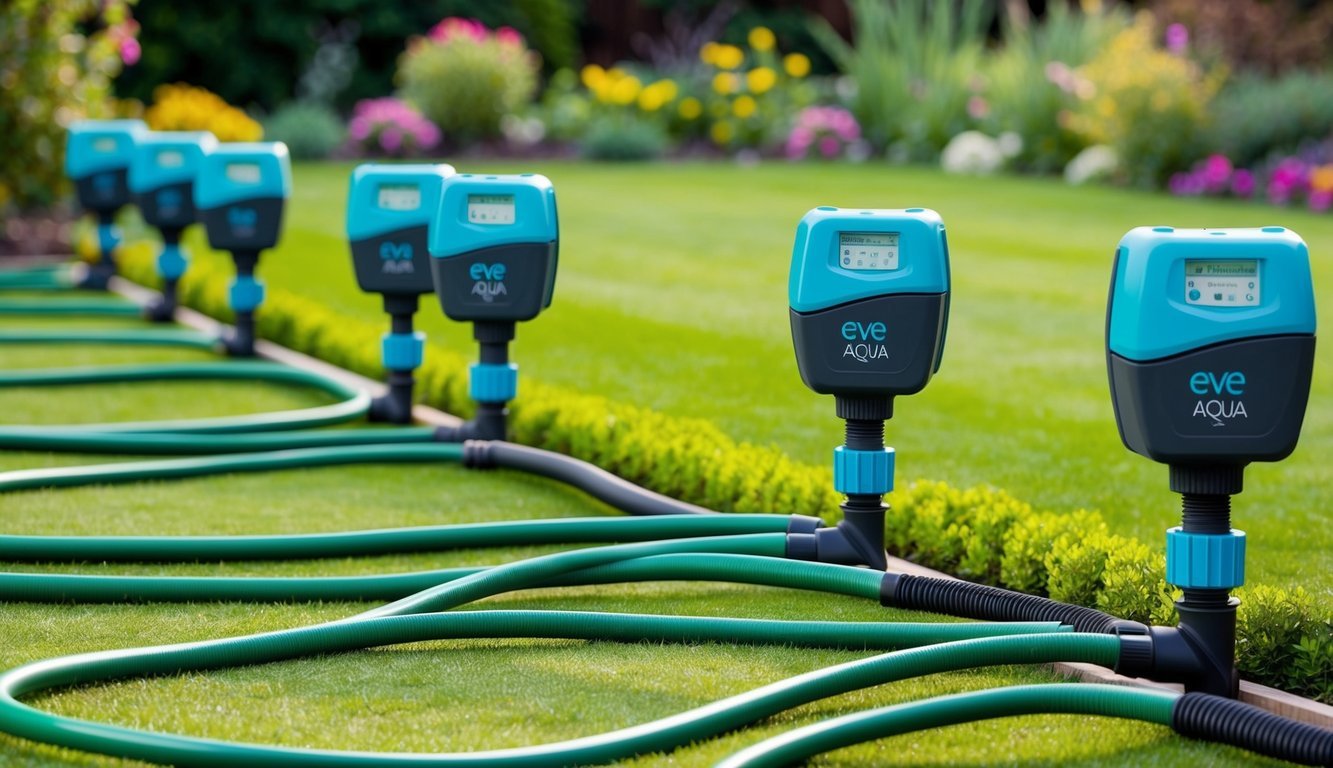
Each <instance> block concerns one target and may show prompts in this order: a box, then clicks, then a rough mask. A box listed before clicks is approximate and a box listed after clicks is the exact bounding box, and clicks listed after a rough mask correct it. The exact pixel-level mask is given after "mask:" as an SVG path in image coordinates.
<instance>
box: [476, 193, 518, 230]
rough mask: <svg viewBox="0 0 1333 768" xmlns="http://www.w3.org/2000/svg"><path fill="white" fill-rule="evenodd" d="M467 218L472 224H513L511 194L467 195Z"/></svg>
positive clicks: (512, 197) (512, 198)
mask: <svg viewBox="0 0 1333 768" xmlns="http://www.w3.org/2000/svg"><path fill="white" fill-rule="evenodd" d="M467 220H468V222H469V223H472V224H513V223H514V196H513V195H468V196H467Z"/></svg>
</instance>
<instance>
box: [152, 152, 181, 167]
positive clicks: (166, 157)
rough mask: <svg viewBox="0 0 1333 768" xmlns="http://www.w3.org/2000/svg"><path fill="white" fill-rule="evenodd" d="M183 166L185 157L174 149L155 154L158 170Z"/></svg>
mask: <svg viewBox="0 0 1333 768" xmlns="http://www.w3.org/2000/svg"><path fill="white" fill-rule="evenodd" d="M182 165H185V155H182V154H181V153H180V152H177V151H176V150H174V149H164V150H162V151H161V152H158V153H157V167H158V168H179V167H181V166H182Z"/></svg>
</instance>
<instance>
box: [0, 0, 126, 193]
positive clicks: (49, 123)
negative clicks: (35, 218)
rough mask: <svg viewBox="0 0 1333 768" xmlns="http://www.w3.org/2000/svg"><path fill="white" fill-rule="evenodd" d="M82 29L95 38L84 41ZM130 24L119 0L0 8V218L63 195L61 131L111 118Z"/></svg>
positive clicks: (25, 1)
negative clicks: (79, 122) (114, 86)
mask: <svg viewBox="0 0 1333 768" xmlns="http://www.w3.org/2000/svg"><path fill="white" fill-rule="evenodd" d="M85 24H86V25H87V26H88V27H90V28H92V29H94V30H98V31H95V32H93V33H91V34H87V35H85V34H84V33H83V31H82V30H83V25H85ZM131 24H133V20H132V19H130V18H129V3H127V2H125V0H108V1H107V2H101V1H100V0H16V1H14V2H6V3H3V4H0V51H3V52H4V53H3V54H0V57H2V58H3V60H2V61H0V83H3V85H0V212H4V211H5V209H6V208H8V207H11V206H12V207H17V208H30V207H40V206H48V205H50V204H52V203H53V202H55V201H56V200H57V199H58V198H59V196H60V195H61V193H62V192H63V191H64V190H65V189H67V188H68V183H67V182H66V180H65V174H64V160H63V157H64V152H63V148H64V146H65V127H66V126H67V125H68V124H69V123H70V122H71V121H72V120H77V119H80V118H86V117H111V116H112V114H111V112H112V105H111V102H110V99H109V98H108V95H109V90H110V87H111V79H112V78H113V77H115V76H116V74H117V73H118V72H120V69H121V63H122V59H121V57H122V55H123V53H122V46H123V45H130V44H134V40H133V37H132V33H131V32H130V31H129V30H130V29H131V27H130V26H129V25H131ZM126 40H128V43H127V42H125V41H126Z"/></svg>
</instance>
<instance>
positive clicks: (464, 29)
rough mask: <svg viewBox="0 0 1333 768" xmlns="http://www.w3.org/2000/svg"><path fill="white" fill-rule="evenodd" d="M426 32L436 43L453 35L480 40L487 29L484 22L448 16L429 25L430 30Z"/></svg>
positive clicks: (485, 34) (443, 41)
mask: <svg viewBox="0 0 1333 768" xmlns="http://www.w3.org/2000/svg"><path fill="white" fill-rule="evenodd" d="M426 34H427V36H428V37H430V39H431V40H434V41H435V42H437V43H447V42H449V41H450V40H452V39H454V38H455V37H466V38H471V39H472V40H475V41H477V42H481V41H483V40H485V39H486V37H487V34H488V30H487V29H486V25H485V24H482V23H481V22H480V21H477V20H476V19H463V18H459V17H458V16H450V17H448V18H446V19H442V20H441V21H440V23H439V24H436V25H435V26H433V27H431V28H430V32H428V33H426Z"/></svg>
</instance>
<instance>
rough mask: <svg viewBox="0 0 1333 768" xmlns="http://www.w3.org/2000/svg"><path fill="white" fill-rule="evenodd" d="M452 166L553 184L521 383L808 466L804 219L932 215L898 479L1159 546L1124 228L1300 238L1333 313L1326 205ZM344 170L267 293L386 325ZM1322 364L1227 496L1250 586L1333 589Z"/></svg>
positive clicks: (967, 184) (845, 168)
mask: <svg viewBox="0 0 1333 768" xmlns="http://www.w3.org/2000/svg"><path fill="white" fill-rule="evenodd" d="M459 167H460V170H464V171H471V170H487V171H489V170H495V171H517V170H532V171H540V172H543V173H545V174H547V175H548V176H550V177H551V179H552V180H553V181H554V182H555V185H556V189H557V195H558V197H559V201H560V215H561V225H562V226H561V234H562V243H561V265H560V275H559V279H558V284H557V290H556V298H555V303H554V305H553V306H552V308H551V310H550V311H549V312H547V313H546V314H544V315H543V316H542V317H540V318H538V320H537V321H535V322H532V323H528V324H526V325H524V326H523V327H522V328H521V329H520V330H519V341H518V343H517V346H516V350H515V359H516V360H517V361H518V362H519V364H520V366H521V368H522V371H523V374H524V376H531V377H535V378H537V379H540V380H542V381H545V382H551V383H559V384H563V385H566V386H570V387H575V388H579V389H582V390H585V391H588V392H594V393H597V394H603V395H606V396H609V397H611V398H614V399H617V400H622V401H626V402H633V403H638V404H642V405H647V406H652V407H654V408H658V409H661V410H663V411H666V412H669V413H673V414H679V415H682V416H699V417H705V418H708V419H712V420H714V421H715V422H716V423H718V424H719V425H721V426H722V427H723V428H725V429H726V430H727V431H728V432H730V433H731V434H732V435H734V436H736V437H739V438H743V439H746V440H751V441H755V442H758V443H772V444H776V445H778V446H780V447H781V448H782V449H783V450H785V451H787V452H789V453H790V454H792V455H793V456H796V457H798V458H800V459H803V460H806V461H810V462H817V463H824V462H827V461H828V460H829V451H830V449H831V448H832V447H833V446H834V445H836V444H837V443H838V442H839V441H840V438H841V432H840V430H841V424H840V422H839V421H838V420H837V419H836V418H834V415H833V403H832V398H826V397H820V396H816V395H814V394H812V393H811V392H809V391H808V390H807V389H805V387H804V386H803V385H802V384H801V382H800V379H799V377H798V376H797V374H796V367H795V362H794V359H793V356H792V352H791V344H790V338H789V331H788V325H787V309H786V281H787V268H788V262H789V258H790V250H791V240H792V236H793V234H794V232H795V228H796V222H797V221H798V220H799V219H800V217H801V215H802V214H803V213H804V212H805V211H806V210H808V209H809V208H811V207H814V206H816V205H826V204H831V205H844V206H869V207H907V206H914V205H920V206H929V207H932V208H935V209H937V210H938V211H940V213H941V214H942V215H943V216H944V219H945V222H946V224H947V225H948V228H949V239H950V246H951V251H952V253H951V255H952V258H953V277H954V282H955V296H954V301H953V316H952V322H951V323H950V329H949V336H948V346H947V349H946V350H945V356H944V365H943V367H942V369H941V371H940V374H939V375H938V376H937V377H936V378H935V379H934V380H933V381H932V383H931V384H930V386H929V387H928V388H927V389H926V391H925V392H924V393H922V394H921V395H918V396H916V397H913V398H907V399H903V400H900V401H899V403H898V407H897V409H896V410H897V418H896V419H895V421H894V422H893V423H892V424H890V426H889V441H890V443H891V444H893V445H894V446H895V447H896V448H897V450H898V475H899V480H900V482H906V481H909V480H911V479H914V478H930V479H939V480H947V481H949V482H950V483H953V484H956V485H960V486H967V485H973V484H980V483H989V484H993V485H996V486H999V487H1002V488H1005V489H1008V490H1009V491H1011V492H1013V493H1014V494H1015V495H1017V496H1018V497H1020V498H1022V499H1025V500H1027V501H1029V502H1031V503H1033V504H1034V505H1036V506H1038V507H1042V508H1049V509H1053V510H1071V509H1075V508H1078V507H1089V508H1096V509H1099V510H1101V511H1102V512H1103V513H1104V514H1105V515H1106V517H1107V518H1108V520H1110V522H1111V525H1112V528H1113V529H1114V531H1115V532H1118V533H1125V534H1132V535H1135V536H1137V537H1139V538H1141V539H1142V540H1144V541H1146V542H1149V543H1151V544H1153V545H1157V544H1159V543H1160V542H1161V541H1162V538H1163V534H1162V532H1163V531H1164V529H1165V528H1167V527H1168V526H1171V525H1174V524H1176V523H1177V521H1178V515H1179V512H1178V508H1177V504H1178V502H1177V499H1176V497H1175V496H1174V495H1173V494H1171V493H1170V492H1169V491H1168V489H1167V482H1166V469H1165V468H1164V467H1159V466H1155V465H1154V464H1153V463H1152V462H1149V461H1148V460H1146V459H1143V458H1140V457H1138V456H1136V455H1133V454H1131V453H1129V452H1128V451H1126V450H1125V449H1124V448H1123V447H1122V446H1121V444H1120V441H1119V438H1118V437H1117V435H1116V431H1115V425H1114V421H1113V417H1112V414H1111V408H1110V403H1109V396H1108V393H1107V386H1106V374H1105V361H1104V358H1103V341H1102V339H1103V323H1104V318H1105V301H1106V286H1107V283H1108V281H1109V270H1110V263H1111V259H1110V256H1111V252H1112V250H1113V248H1114V247H1115V244H1116V243H1117V242H1118V240H1119V238H1120V236H1121V235H1122V234H1123V233H1124V232H1125V231H1127V230H1129V229H1130V228H1132V227H1134V226H1138V225H1143V224H1173V225H1176V226H1261V225H1268V224H1275V223H1276V224H1284V225H1286V226H1289V227H1291V228H1293V229H1295V230H1297V231H1298V232H1300V233H1301V234H1302V235H1303V236H1304V237H1305V239H1306V240H1307V242H1309V244H1310V247H1311V251H1312V254H1313V257H1314V267H1315V272H1316V274H1315V280H1316V287H1317V289H1318V290H1319V304H1320V309H1321V311H1322V312H1323V313H1324V315H1325V316H1326V317H1327V316H1330V312H1333V288H1330V285H1333V283H1331V282H1330V281H1333V217H1331V216H1314V215H1310V214H1306V213H1302V212H1296V211H1284V210H1279V209H1274V208H1269V207H1265V206H1260V205H1247V204H1238V203H1228V202H1216V201H1182V200H1173V199H1171V198H1168V197H1166V196H1163V195H1156V194H1145V193H1141V192H1133V191H1126V190H1116V189H1107V188H1086V189H1075V188H1070V187H1068V186H1066V185H1064V184H1062V183H1060V182H1058V181H1053V180H1039V179H1015V178H994V179H971V178H957V177H949V176H945V175H943V174H941V173H939V172H937V171H934V170H927V169H903V168H891V167H886V166H882V165H879V164H869V165H863V166H849V165H821V164H802V165H789V164H784V163H765V164H762V165H760V166H758V167H753V168H745V167H739V166H735V165H730V164H681V165H599V164H588V163H570V162H556V161H534V162H532V163H530V164H527V165H522V166H519V165H513V164H500V163H484V164H478V163H475V162H474V163H460V164H459ZM350 168H351V166H349V165H329V164H322V165H298V166H297V168H296V171H295V184H294V199H293V202H292V204H291V210H290V215H289V217H288V220H287V228H286V236H285V240H284V241H283V243H282V245H281V247H280V248H278V249H277V250H276V251H274V252H273V253H271V254H270V255H267V256H265V258H264V261H263V263H262V264H261V272H262V273H263V275H264V277H265V279H266V280H267V281H268V282H269V283H270V284H271V285H273V286H281V287H283V288H286V289H288V290H293V291H296V292H297V293H300V294H302V295H305V296H308V297H311V298H314V299H317V300H319V301H321V302H324V303H325V304H327V305H329V306H331V307H333V308H334V309H336V310H338V311H339V312H342V313H345V314H347V315H348V316H353V317H361V318H368V319H372V320H380V319H381V318H382V315H381V313H380V306H379V301H378V299H377V298H375V297H371V296H367V295H364V294H362V293H360V292H359V291H358V290H357V288H356V286H355V282H354V280H353V277H352V271H351V265H350V262H349V259H348V256H347V249H346V242H345V237H344V234H343V210H344V205H345V196H346V187H347V177H348V174H349V171H350ZM194 242H196V243H198V242H199V240H198V239H196V240H195V241H194ZM419 318H420V322H421V325H422V326H423V327H424V329H425V330H427V331H428V332H429V333H430V334H431V335H432V336H433V337H436V338H443V339H445V340H447V342H448V343H450V344H452V345H454V346H455V347H457V348H459V349H463V350H465V351H466V352H467V353H468V354H472V348H473V344H472V342H471V338H470V335H469V331H468V329H467V328H465V327H463V326H459V325H454V324H450V323H448V322H447V321H445V320H444V318H443V317H442V315H441V314H440V312H439V310H438V309H437V308H436V307H435V306H434V305H433V303H431V302H427V303H426V304H425V309H424V310H423V311H422V312H421V313H420V314H419ZM1330 366H1333V358H1330V357H1329V355H1328V354H1326V353H1323V352H1321V353H1320V355H1319V358H1318V360H1317V362H1316V376H1315V383H1314V391H1313V393H1312V396H1311V410H1310V413H1309V415H1308V417H1307V419H1306V424H1305V430H1304V435H1303V438H1302V442H1301V446H1300V448H1299V449H1298V450H1297V452H1296V454H1295V455H1294V456H1293V457H1292V458H1290V459H1288V460H1287V461H1286V462H1283V463H1282V464H1280V465H1256V466H1253V467H1252V468H1251V469H1250V471H1249V472H1248V473H1247V481H1248V482H1247V490H1246V492H1245V494H1244V495H1243V496H1241V497H1240V498H1239V499H1238V500H1237V502H1236V505H1235V520H1236V525H1237V527H1239V528H1243V529H1245V530H1247V531H1248V532H1249V534H1250V551H1249V552H1250V558H1249V559H1250V581H1251V583H1260V582H1268V583H1275V584H1281V585H1286V586H1290V585H1294V584H1304V585H1306V586H1307V588H1310V589H1313V590H1314V591H1315V592H1316V594H1318V595H1320V599H1330V598H1333V554H1331V553H1333V533H1331V532H1330V531H1331V530H1333V529H1331V528H1330V526H1329V525H1328V524H1327V521H1326V517H1327V511H1326V506H1327V505H1326V502H1327V499H1328V495H1327V493H1326V492H1325V490H1324V489H1325V488H1326V486H1327V483H1328V481H1329V479H1330V477H1333V473H1331V472H1330V469H1329V468H1328V467H1329V465H1328V462H1327V457H1328V456H1329V455H1330V451H1333V398H1331V397H1330V396H1331V395H1333V376H1330V373H1331V370H1330ZM520 386H521V385H520ZM775 511H781V510H775Z"/></svg>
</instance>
